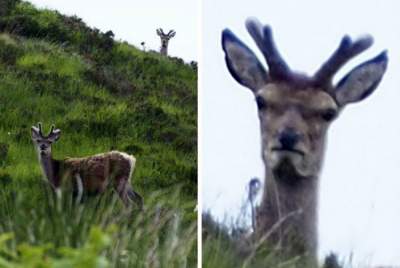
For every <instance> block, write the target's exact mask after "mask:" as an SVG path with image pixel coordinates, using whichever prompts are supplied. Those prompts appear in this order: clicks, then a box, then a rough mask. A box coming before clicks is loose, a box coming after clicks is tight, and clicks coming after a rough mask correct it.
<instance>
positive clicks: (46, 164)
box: [39, 154, 60, 188]
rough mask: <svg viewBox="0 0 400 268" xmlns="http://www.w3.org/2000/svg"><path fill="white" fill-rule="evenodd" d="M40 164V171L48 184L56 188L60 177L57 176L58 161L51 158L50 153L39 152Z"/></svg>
mask: <svg viewBox="0 0 400 268" xmlns="http://www.w3.org/2000/svg"><path fill="white" fill-rule="evenodd" d="M39 161H40V166H41V167H42V172H43V174H44V176H45V177H46V178H47V180H48V181H49V182H50V184H51V185H52V186H53V187H54V188H58V187H59V186H60V177H59V172H58V171H59V167H60V162H59V161H58V160H55V159H53V158H52V156H51V154H49V155H42V154H39Z"/></svg>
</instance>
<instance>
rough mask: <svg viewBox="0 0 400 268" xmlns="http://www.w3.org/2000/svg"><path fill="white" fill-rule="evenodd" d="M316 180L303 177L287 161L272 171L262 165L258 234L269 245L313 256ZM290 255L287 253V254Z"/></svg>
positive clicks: (315, 221)
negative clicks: (260, 234)
mask: <svg viewBox="0 0 400 268" xmlns="http://www.w3.org/2000/svg"><path fill="white" fill-rule="evenodd" d="M317 201H318V177H317V176H315V177H304V176H301V175H300V174H298V173H297V172H295V170H294V168H293V166H292V165H291V164H290V163H289V162H288V161H286V162H285V161H282V163H281V164H280V165H279V166H278V167H277V168H275V170H272V169H271V168H270V167H268V166H267V165H266V177H265V185H264V195H263V199H262V202H261V206H260V208H259V211H258V221H259V230H261V232H263V233H267V232H271V231H272V233H271V236H270V239H269V241H270V242H272V243H274V244H276V245H279V246H281V247H282V249H284V250H286V249H290V250H289V252H292V253H293V252H294V254H296V255H299V254H308V255H311V256H312V257H315V256H316V250H317ZM290 254H291V253H290Z"/></svg>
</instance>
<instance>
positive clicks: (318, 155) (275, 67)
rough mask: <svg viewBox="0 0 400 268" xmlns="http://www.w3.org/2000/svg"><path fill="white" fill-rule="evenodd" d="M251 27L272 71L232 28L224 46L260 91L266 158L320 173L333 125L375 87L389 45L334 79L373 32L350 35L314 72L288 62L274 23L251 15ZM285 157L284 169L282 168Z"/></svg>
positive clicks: (232, 64) (245, 80)
mask: <svg viewBox="0 0 400 268" xmlns="http://www.w3.org/2000/svg"><path fill="white" fill-rule="evenodd" d="M246 28H247V30H248V32H249V33H250V35H251V36H252V38H253V39H254V41H255V43H256V44H257V46H258V48H259V49H260V50H261V52H262V53H263V55H264V57H265V59H266V62H267V65H268V71H266V69H265V68H264V67H263V65H262V64H261V62H260V61H259V60H258V59H257V57H256V55H255V54H254V53H253V52H252V51H251V50H250V49H249V48H248V47H247V46H246V45H245V44H244V43H243V42H242V41H241V40H239V39H238V38H237V37H236V36H235V35H234V34H233V33H232V32H231V31H230V30H228V29H225V30H224V31H223V33H222V47H223V50H224V52H225V59H226V64H227V67H228V69H229V71H230V73H231V75H232V76H233V77H234V78H235V79H236V81H237V82H239V83H240V84H241V85H243V86H245V87H247V88H249V89H250V90H251V91H252V92H253V94H254V96H255V100H256V103H257V106H258V116H259V119H260V126H261V136H262V150H263V153H262V155H263V159H264V162H265V164H266V166H268V167H269V168H270V169H271V170H273V171H277V172H280V171H284V172H290V173H296V174H297V175H299V176H304V177H309V176H316V175H317V173H318V172H319V169H320V166H321V162H322V161H321V160H322V157H323V155H322V154H323V149H324V144H325V139H326V131H327V129H328V127H329V125H330V124H331V122H332V121H333V120H335V119H336V118H337V116H338V114H339V113H340V111H341V110H342V109H343V108H344V107H345V106H346V105H347V104H349V103H354V102H358V101H361V100H363V99H365V98H366V97H368V96H369V95H370V94H371V93H372V92H373V91H374V90H375V89H376V87H377V86H378V84H379V82H380V80H381V79H382V76H383V74H384V72H385V70H386V67H387V61H388V59H387V55H386V51H384V52H382V53H381V54H379V55H378V56H377V57H375V58H373V59H371V60H369V61H366V62H364V63H363V64H361V65H359V66H357V67H355V68H354V69H353V70H352V71H350V72H349V73H348V74H347V75H346V76H345V77H344V78H343V79H342V80H340V82H339V83H337V84H335V85H334V84H333V83H332V79H333V76H334V75H335V73H336V72H337V71H338V70H339V69H340V68H341V67H342V66H343V65H344V64H345V63H346V62H348V61H349V60H350V59H351V58H353V57H355V56H356V55H358V54H360V53H361V52H363V51H364V50H366V49H367V48H369V47H370V46H371V45H372V42H373V40H372V38H371V37H369V36H367V37H363V38H360V39H357V40H355V41H352V40H351V39H350V37H348V36H345V37H344V38H343V39H342V41H341V43H340V45H339V47H338V49H337V50H336V51H335V52H334V53H333V54H332V56H331V57H330V58H329V59H328V60H327V62H326V63H324V64H323V65H322V67H321V68H320V69H319V70H318V71H317V72H316V73H315V75H313V76H311V77H309V76H306V75H303V74H299V73H296V72H293V71H292V70H291V69H290V68H289V66H288V65H287V64H286V62H285V61H284V60H283V59H282V57H281V55H280V54H279V52H278V50H277V48H276V46H275V43H274V41H273V36H272V31H271V28H270V27H269V26H262V25H261V24H260V23H259V22H258V21H256V20H254V19H249V20H247V21H246ZM282 163H284V164H285V165H283V166H285V169H284V170H281V169H280V168H279V167H281V166H282V165H281V164H282Z"/></svg>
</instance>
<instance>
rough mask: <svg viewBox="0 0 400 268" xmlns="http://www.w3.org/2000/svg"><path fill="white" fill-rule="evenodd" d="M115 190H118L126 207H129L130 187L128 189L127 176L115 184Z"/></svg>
mask: <svg viewBox="0 0 400 268" xmlns="http://www.w3.org/2000/svg"><path fill="white" fill-rule="evenodd" d="M115 190H116V191H117V193H118V195H119V197H120V198H121V200H122V202H123V203H124V205H125V207H129V204H130V202H129V198H128V192H127V191H128V189H127V180H125V178H123V179H119V180H117V182H116V184H115Z"/></svg>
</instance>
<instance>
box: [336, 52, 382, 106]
mask: <svg viewBox="0 0 400 268" xmlns="http://www.w3.org/2000/svg"><path fill="white" fill-rule="evenodd" d="M387 63H388V57H387V52H386V51H384V52H382V53H381V54H379V55H378V56H377V57H375V58H373V59H371V60H369V61H367V62H364V63H362V64H361V65H359V66H357V67H355V68H354V69H353V70H352V71H351V72H350V73H349V74H348V75H346V76H345V77H344V78H343V79H342V80H341V81H340V82H339V83H338V85H337V86H336V90H335V96H336V101H337V102H338V103H339V105H341V106H344V105H346V104H348V103H352V102H358V101H361V100H363V99H365V98H366V97H368V96H369V95H371V93H372V92H373V91H374V90H375V89H376V88H377V86H378V85H379V82H380V81H381V79H382V77H383V74H384V73H385V71H386V67H387Z"/></svg>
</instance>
